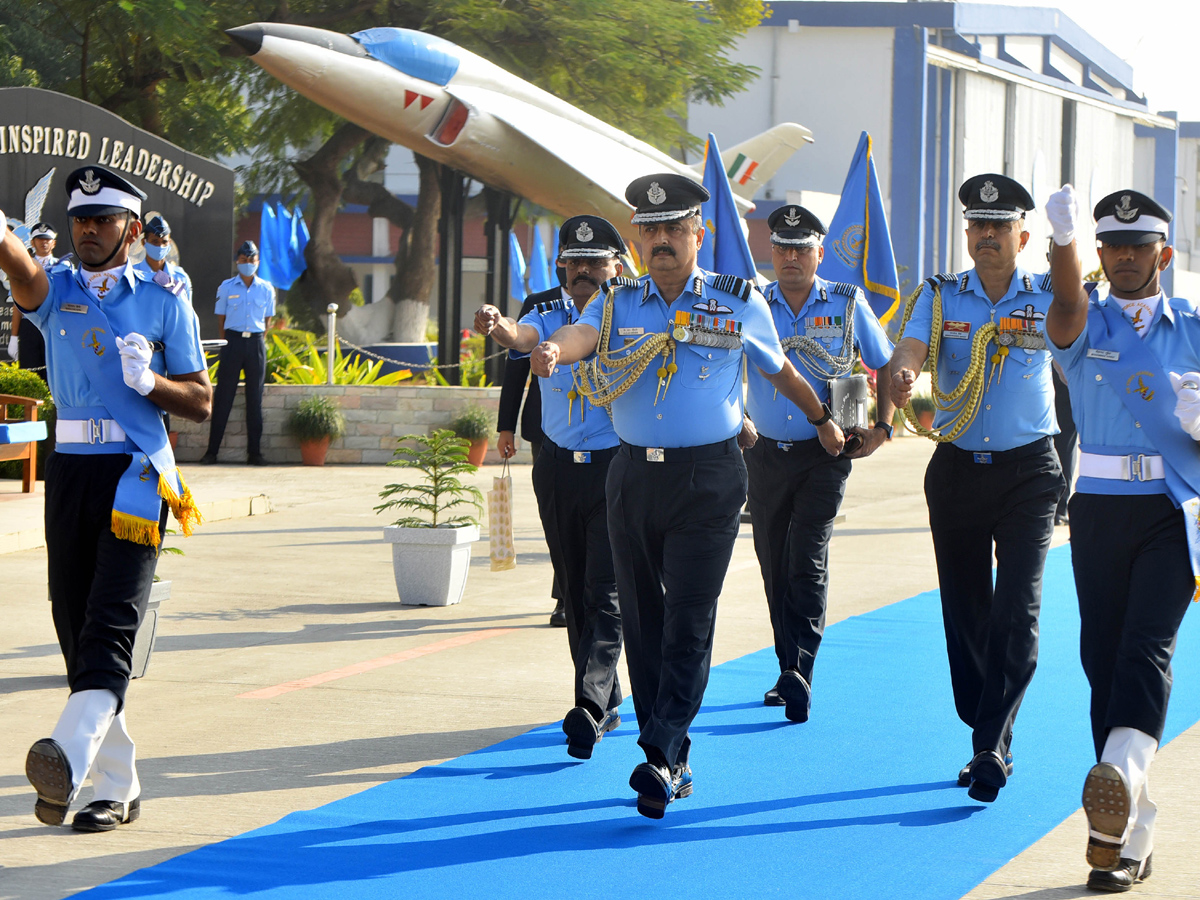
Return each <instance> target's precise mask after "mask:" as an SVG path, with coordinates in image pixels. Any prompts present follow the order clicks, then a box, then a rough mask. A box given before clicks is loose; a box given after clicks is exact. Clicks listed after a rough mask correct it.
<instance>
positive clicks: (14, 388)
mask: <svg viewBox="0 0 1200 900" xmlns="http://www.w3.org/2000/svg"><path fill="white" fill-rule="evenodd" d="M0 394H12V395H13V396H16V397H32V398H33V399H34V400H44V401H45V404H44V405H43V406H42V407H40V408H39V409H38V420H39V421H43V422H45V423H46V429H47V430H48V431H49V432H50V436H49V437H48V438H47V439H46V440H44V441H38V478H39V479H42V478H44V477H45V475H44V473H45V471H46V457H47V456H48V455H49V454H50V451H51V450H52V449H54V423H55V421H56V420H57V418H58V415H57V413H56V411H55V409H54V401H53V400H52V399H51V398H50V388H49V387H47V386H46V382H44V381H42V379H41V378H40V377H38V375H37V373H35V372H26V371H25V370H24V369H18V368H17V367H16V365H15V364H12V365H10V364H7V363H0ZM24 414H25V408H24V407H22V406H19V405H13V406H9V407H8V412H7V415H8V416H11V417H14V418H15V417H18V416H20V417H22V418H23V417H24ZM24 465H25V463H24V462H23V461H21V460H18V459H10V460H6V461H4V462H0V478H20V477H21V469H22V468H23V467H24Z"/></svg>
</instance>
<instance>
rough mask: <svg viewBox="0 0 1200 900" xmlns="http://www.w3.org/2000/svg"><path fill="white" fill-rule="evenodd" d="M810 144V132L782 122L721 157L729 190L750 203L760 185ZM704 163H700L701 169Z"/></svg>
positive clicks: (727, 151) (725, 151)
mask: <svg viewBox="0 0 1200 900" xmlns="http://www.w3.org/2000/svg"><path fill="white" fill-rule="evenodd" d="M811 143H812V132H811V131H809V130H808V129H807V128H805V127H804V126H803V125H797V124H796V123H795V122H782V123H780V124H779V125H776V126H775V127H774V128H770V129H768V130H767V131H764V132H763V133H762V134H759V135H755V136H754V137H752V138H750V139H749V140H747V141H742V143H740V144H737V145H736V146H733V147H730V148H729V149H728V150H724V151H722V153H721V162H722V163H723V164H724V166H725V171H726V172H727V173H728V174H729V186H730V187H731V188H733V193H734V195H735V196H737V197H739V198H740V199H742V200H751V199H752V198H753V197H754V195H755V193H757V191H758V189H759V188H760V187H762V185H764V184H766V183H767V182H768V181H770V180H771V178H772V176H774V174H775V173H776V172H778V171H779V167H780V166H782V165H783V164H784V163H785V162H787V161H788V160H789V159H791V158H792V154H793V153H795V152H796V151H797V150H799V149H800V148H801V147H803V146H804V145H805V144H811ZM702 165H703V163H701V166H702Z"/></svg>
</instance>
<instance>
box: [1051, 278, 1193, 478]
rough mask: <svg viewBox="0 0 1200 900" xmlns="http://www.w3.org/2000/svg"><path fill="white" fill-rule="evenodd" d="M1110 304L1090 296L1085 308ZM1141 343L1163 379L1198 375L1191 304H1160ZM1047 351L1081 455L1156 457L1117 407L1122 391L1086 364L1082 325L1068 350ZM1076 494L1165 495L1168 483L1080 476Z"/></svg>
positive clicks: (1178, 301) (1103, 297)
mask: <svg viewBox="0 0 1200 900" xmlns="http://www.w3.org/2000/svg"><path fill="white" fill-rule="evenodd" d="M1160 296H1161V295H1160ZM1113 302H1115V301H1113V300H1111V299H1110V298H1109V296H1108V293H1107V291H1105V292H1104V293H1103V294H1102V293H1101V292H1100V291H1099V290H1094V291H1092V296H1091V298H1090V300H1089V305H1101V306H1103V305H1106V304H1108V303H1113ZM1142 341H1143V342H1144V343H1145V345H1146V349H1148V350H1149V351H1150V353H1151V355H1153V356H1154V358H1155V359H1157V360H1158V362H1159V364H1160V365H1161V366H1162V367H1163V371H1164V373H1167V372H1176V373H1178V374H1180V375H1182V374H1183V373H1184V372H1200V318H1197V309H1196V304H1195V303H1193V302H1192V301H1190V300H1183V299H1180V298H1172V299H1170V300H1167V299H1166V298H1163V300H1162V302H1161V303H1159V306H1158V311H1157V312H1155V314H1154V318H1153V319H1151V320H1150V328H1149V329H1148V330H1147V332H1146V334H1145V335H1144V336H1143V337H1142ZM1050 347H1051V352H1052V353H1053V354H1054V358H1055V359H1056V360H1058V364H1059V365H1060V366H1062V369H1063V371H1064V372H1065V373H1066V375H1067V387H1068V388H1069V389H1070V392H1071V415H1072V416H1074V418H1075V428H1076V429H1077V430H1078V432H1079V449H1080V450H1082V451H1084V452H1087V453H1102V454H1105V455H1107V456H1124V455H1126V454H1129V453H1153V454H1157V453H1158V451H1157V450H1156V449H1155V448H1154V445H1153V444H1152V443H1151V442H1150V437H1149V435H1147V434H1146V433H1145V432H1144V431H1143V430H1142V429H1141V428H1140V427H1138V426H1137V425H1136V424H1135V423H1134V419H1133V416H1132V415H1131V414H1130V412H1129V410H1127V409H1126V408H1125V404H1124V403H1122V402H1121V398H1120V396H1119V394H1118V391H1124V390H1125V385H1123V384H1113V383H1112V382H1111V380H1110V379H1109V376H1108V374H1107V373H1106V372H1105V370H1104V369H1102V368H1101V367H1100V366H1099V364H1098V363H1097V361H1096V360H1094V359H1089V358H1088V355H1087V351H1088V350H1089V349H1091V340H1090V338H1089V337H1088V329H1087V326H1086V325H1085V326H1084V329H1083V332H1082V333H1081V334H1080V335H1079V337H1077V338H1076V339H1075V343H1073V344H1072V345H1071V346H1070V347H1065V348H1059V347H1055V346H1054V343H1053V342H1051V343H1050ZM1159 389H1160V390H1170V389H1171V386H1170V384H1165V385H1162V386H1160V388H1159ZM1075 490H1076V491H1078V492H1079V493H1082V494H1165V493H1167V483H1166V481H1165V480H1163V479H1161V478H1160V479H1156V480H1151V481H1118V480H1116V479H1109V478H1087V477H1084V476H1082V475H1081V476H1080V477H1079V480H1078V481H1077V482H1076V485H1075Z"/></svg>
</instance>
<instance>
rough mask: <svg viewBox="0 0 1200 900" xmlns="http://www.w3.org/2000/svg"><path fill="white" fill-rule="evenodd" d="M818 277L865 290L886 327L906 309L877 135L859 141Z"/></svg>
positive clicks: (830, 230)
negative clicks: (874, 147) (875, 150)
mask: <svg viewBox="0 0 1200 900" xmlns="http://www.w3.org/2000/svg"><path fill="white" fill-rule="evenodd" d="M818 274H819V275H820V276H821V277H822V278H824V279H826V280H827V281H843V282H846V283H848V284H855V285H858V286H859V287H861V288H862V289H863V292H864V293H865V294H866V295H867V300H868V301H869V302H870V304H871V310H872V311H873V312H874V313H875V315H876V316H878V317H879V321H880V322H882V323H884V324H885V325H886V324H887V321H888V319H890V318H891V317H892V316H893V315H894V314H895V312H896V309H897V308H898V307H899V305H900V279H899V278H898V277H897V275H896V257H895V255H894V254H893V252H892V236H891V232H889V231H888V221H887V213H886V212H884V208H883V195H882V194H881V193H880V190H879V177H878V175H877V174H876V173H875V160H874V158H872V156H871V136H870V135H869V134H867V132H865V131H864V132H863V133H862V137H860V138H859V139H858V149H857V150H856V151H855V152H854V160H853V162H851V163H850V171H849V173H848V174H847V175H846V183H845V184H844V185H842V199H841V202H839V203H838V208H837V212H836V213H834V214H833V221H831V222H830V223H829V235H828V236H827V237H826V238H825V259H824V261H823V262H822V263H821V266H820V270H819V272H818Z"/></svg>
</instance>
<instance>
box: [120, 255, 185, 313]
mask: <svg viewBox="0 0 1200 900" xmlns="http://www.w3.org/2000/svg"><path fill="white" fill-rule="evenodd" d="M134 268H135V269H137V270H138V271H139V272H145V273H146V274H147V275H149V276H150V277H151V278H154V277H155V276H156V275H158V272H155V271H154V270H153V269H152V268H150V263H148V262H146V260H144V259H143V260H142V261H141V262H140V263H138V264H137V265H136V266H134ZM162 271H163V272H166V273H167V275H166V277H167V279H168V283H167V284H163V282H162V281H156V282H155V284H162V286H163V287H165V288H166V289H167V290H168V291H170V292H171V293H172V294H177V295H178V296H180V297H182V298H183V299H184V300H186V301H187V302H188V303H191V302H192V279H191V277H190V276H189V275H188V273H187V272H185V271H183V269H182V267H180V266H177V265H175V264H174V263H171V262H166V263H163V267H162Z"/></svg>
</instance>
